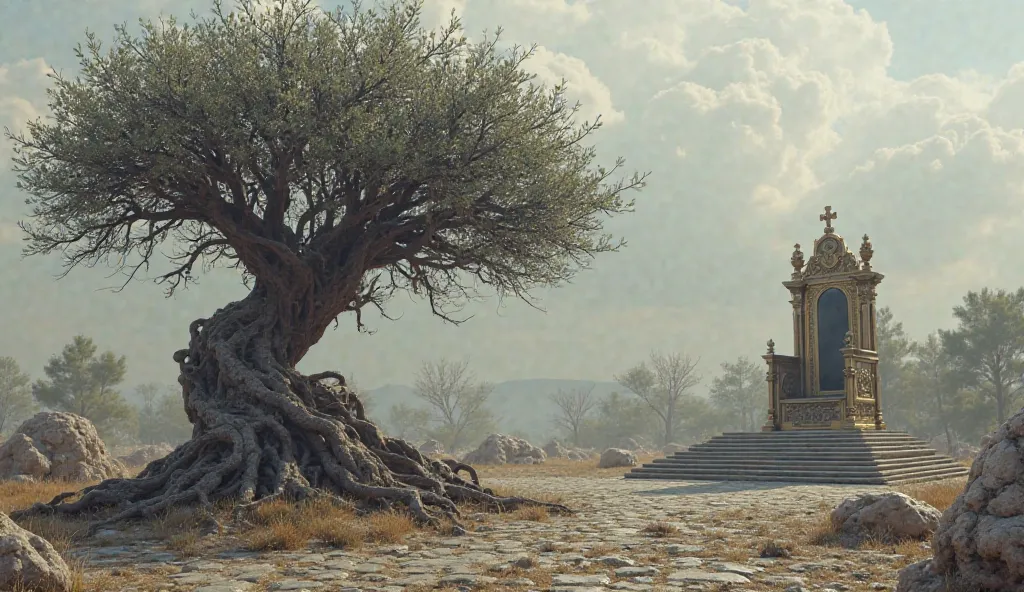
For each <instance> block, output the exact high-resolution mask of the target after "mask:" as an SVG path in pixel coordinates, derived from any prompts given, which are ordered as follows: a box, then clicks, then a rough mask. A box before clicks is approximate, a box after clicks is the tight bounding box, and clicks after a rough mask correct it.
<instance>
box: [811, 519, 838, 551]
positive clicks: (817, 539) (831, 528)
mask: <svg viewBox="0 0 1024 592" xmlns="http://www.w3.org/2000/svg"><path fill="white" fill-rule="evenodd" d="M807 539H808V542H809V543H811V544H812V545H816V546H819V547H837V546H839V544H840V537H839V529H838V528H837V527H836V524H835V523H834V522H832V518H831V517H830V516H829V515H828V514H824V515H822V516H821V517H820V519H819V520H818V522H817V523H815V524H812V525H811V528H810V529H808V537H807Z"/></svg>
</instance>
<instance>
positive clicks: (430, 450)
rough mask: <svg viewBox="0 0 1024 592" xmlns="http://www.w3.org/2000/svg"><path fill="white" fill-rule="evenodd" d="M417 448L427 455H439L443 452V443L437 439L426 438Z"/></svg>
mask: <svg viewBox="0 0 1024 592" xmlns="http://www.w3.org/2000/svg"><path fill="white" fill-rule="evenodd" d="M419 450H420V453H421V454H426V455H427V456H441V455H442V454H444V444H442V443H440V442H438V441H437V440H427V441H426V442H424V443H423V445H422V446H420V448H419Z"/></svg>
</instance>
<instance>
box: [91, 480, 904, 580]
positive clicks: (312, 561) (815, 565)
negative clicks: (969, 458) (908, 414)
mask: <svg viewBox="0 0 1024 592" xmlns="http://www.w3.org/2000/svg"><path fill="white" fill-rule="evenodd" d="M488 484H489V485H498V484H500V485H502V486H506V487H509V488H514V489H515V490H518V491H524V492H528V493H536V492H543V493H546V494H556V495H561V496H562V497H563V498H564V499H565V500H566V502H567V503H568V504H570V505H571V506H572V507H574V508H576V509H578V510H579V513H578V515H576V516H572V517H552V518H551V519H550V520H547V521H530V520H508V519H502V518H491V517H485V516H483V515H473V516H468V517H467V519H466V521H467V522H468V523H469V524H470V525H471V528H470V532H469V533H468V534H466V535H464V536H459V537H455V538H443V537H440V536H438V535H436V533H434V534H432V533H426V532H421V533H417V534H415V535H413V536H412V537H410V538H409V540H408V541H407V542H406V544H403V545H399V546H394V545H392V546H388V547H376V548H375V547H362V548H360V549H359V550H358V551H353V552H347V551H315V550H311V551H308V552H300V553H295V552H293V553H263V554H258V553H251V552H246V551H243V550H234V551H227V552H222V553H219V554H215V555H210V556H206V557H203V558H201V559H193V560H180V559H178V558H177V557H176V556H175V554H174V553H171V552H168V551H166V550H161V549H160V547H159V546H157V545H156V543H154V542H148V543H147V542H145V541H143V542H137V543H134V544H133V545H132V546H92V547H90V548H88V549H82V552H83V555H85V556H87V568H86V573H87V574H90V575H97V574H104V575H106V576H109V575H110V574H114V575H119V574H120V575H123V574H125V573H129V572H130V573H135V574H138V575H140V576H142V575H145V578H144V579H145V582H146V583H145V584H144V585H142V584H128V581H124V583H125V584H128V585H122V584H118V585H117V587H113V588H111V589H112V590H138V591H141V590H168V591H171V590H173V591H183V592H184V591H194V592H235V591H263V590H310V591H314V590H315V591H321V592H328V591H338V590H344V591H346V592H356V591H366V592H369V591H387V592H403V591H410V592H411V591H416V592H419V591H420V590H431V589H446V590H459V589H461V590H474V589H475V590H549V591H551V592H605V591H609V590H625V591H637V592H641V591H652V592H654V591H672V592H675V591H682V590H698V591H699V590H706V591H712V592H717V591H720V590H730V591H742V590H746V591H755V590H756V591H762V590H780V591H787V592H802V591H810V590H815V591H820V592H827V591H828V590H836V591H858V590H891V589H893V588H894V587H895V578H896V571H897V570H898V569H899V568H900V567H902V566H903V565H905V564H906V563H907V562H909V559H910V558H909V557H905V556H903V555H900V554H897V553H895V552H894V550H887V549H875V550H859V551H852V550H845V549H838V548H827V547H820V546H815V545H811V544H810V543H809V542H808V540H807V537H808V531H809V530H810V529H811V528H812V527H813V525H814V524H815V521H818V523H820V516H821V515H822V513H823V509H825V508H827V507H832V506H834V505H835V504H837V503H839V502H840V501H842V500H843V499H844V498H846V497H850V496H853V495H856V494H858V493H862V492H867V491H879V490H881V488H878V487H874V488H865V487H847V486H820V485H814V486H799V485H785V484H767V483H760V484H753V483H708V482H667V481H660V482H659V481H632V480H629V481H627V480H623V479H621V478H616V479H612V478H583V477H525V478H515V479H500V480H497V479H490V480H488ZM772 539H780V540H783V541H785V540H787V539H788V540H789V541H790V542H791V543H792V556H791V557H787V558H762V557H761V553H760V549H761V548H762V546H763V544H764V543H765V542H766V541H768V540H772ZM139 581H141V580H139Z"/></svg>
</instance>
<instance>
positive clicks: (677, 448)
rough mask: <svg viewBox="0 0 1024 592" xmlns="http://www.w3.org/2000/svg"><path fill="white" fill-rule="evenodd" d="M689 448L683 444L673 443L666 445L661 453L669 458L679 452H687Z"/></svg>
mask: <svg viewBox="0 0 1024 592" xmlns="http://www.w3.org/2000/svg"><path fill="white" fill-rule="evenodd" d="M688 448H689V446H683V445H682V444H676V443H671V444H666V445H665V446H664V447H663V448H662V449H661V452H662V453H664V454H665V455H666V456H668V455H672V454H675V453H677V452H686V450H687V449H688Z"/></svg>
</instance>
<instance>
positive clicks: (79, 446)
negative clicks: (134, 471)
mask: <svg viewBox="0 0 1024 592" xmlns="http://www.w3.org/2000/svg"><path fill="white" fill-rule="evenodd" d="M19 475H24V476H26V477H30V478H32V479H35V480H44V479H52V480H69V481H95V480H100V479H109V478H113V477H123V476H125V475H126V472H125V468H124V465H122V464H121V463H120V462H119V461H117V460H116V459H114V458H112V457H111V456H110V454H108V453H107V448H106V446H104V444H103V440H101V439H100V436H99V434H98V433H97V432H96V428H95V426H93V425H92V422H90V421H89V420H88V419H86V418H84V417H81V416H78V415H75V414H73V413H58V412H49V411H44V412H42V413H37V414H36V415H35V416H34V417H32V418H31V419H29V420H28V421H26V422H25V423H23V424H21V426H19V427H18V429H17V431H16V432H15V433H14V434H12V435H11V437H10V438H8V440H7V441H6V442H4V444H3V445H2V446H0V479H14V478H19V477H18V476H19Z"/></svg>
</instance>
